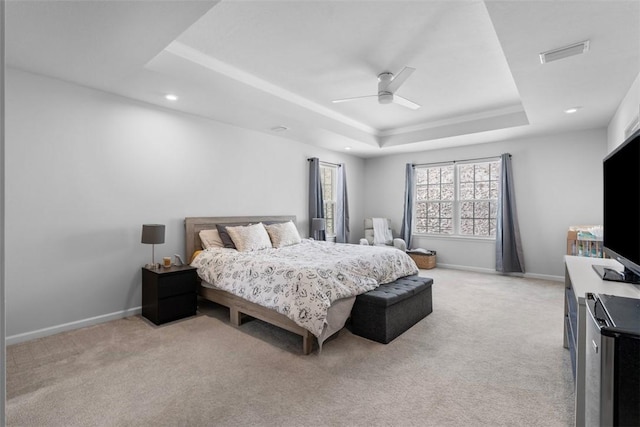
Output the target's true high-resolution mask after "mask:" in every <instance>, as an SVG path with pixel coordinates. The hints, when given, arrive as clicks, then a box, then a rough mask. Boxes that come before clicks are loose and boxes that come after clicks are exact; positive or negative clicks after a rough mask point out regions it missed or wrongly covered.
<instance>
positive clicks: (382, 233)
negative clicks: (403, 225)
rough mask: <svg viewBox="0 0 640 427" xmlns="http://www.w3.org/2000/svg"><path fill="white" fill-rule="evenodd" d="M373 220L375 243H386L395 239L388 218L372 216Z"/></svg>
mask: <svg viewBox="0 0 640 427" xmlns="http://www.w3.org/2000/svg"><path fill="white" fill-rule="evenodd" d="M371 220H372V222H373V244H374V245H386V244H389V243H391V242H392V241H393V235H392V234H391V229H390V228H389V227H388V224H387V219H386V218H372V219H371Z"/></svg>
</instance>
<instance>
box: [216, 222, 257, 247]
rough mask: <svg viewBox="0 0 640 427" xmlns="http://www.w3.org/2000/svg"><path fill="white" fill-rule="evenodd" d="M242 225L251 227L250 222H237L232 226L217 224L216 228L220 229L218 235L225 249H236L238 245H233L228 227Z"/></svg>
mask: <svg viewBox="0 0 640 427" xmlns="http://www.w3.org/2000/svg"><path fill="white" fill-rule="evenodd" d="M242 225H251V223H250V222H236V223H232V224H224V225H223V224H216V228H217V229H218V234H219V235H220V240H222V244H223V245H224V247H225V248H231V249H236V245H234V244H233V240H232V239H231V236H229V233H228V232H227V227H236V226H242Z"/></svg>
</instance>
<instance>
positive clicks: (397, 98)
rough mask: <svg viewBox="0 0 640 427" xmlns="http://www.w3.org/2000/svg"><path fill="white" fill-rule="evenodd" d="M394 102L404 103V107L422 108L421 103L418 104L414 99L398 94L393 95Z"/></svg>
mask: <svg viewBox="0 0 640 427" xmlns="http://www.w3.org/2000/svg"><path fill="white" fill-rule="evenodd" d="M393 102H394V103H396V104H398V105H402V106H403V107H407V108H411V109H412V110H417V109H418V108H420V105H418V104H416V103H415V102H413V101H409V100H408V99H407V98H403V97H401V96H398V95H393Z"/></svg>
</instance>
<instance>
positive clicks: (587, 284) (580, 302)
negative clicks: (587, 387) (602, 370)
mask: <svg viewBox="0 0 640 427" xmlns="http://www.w3.org/2000/svg"><path fill="white" fill-rule="evenodd" d="M593 265H604V266H607V267H610V268H614V269H616V270H622V265H621V264H620V263H619V262H617V261H615V260H612V259H603V258H587V257H577V256H569V255H567V256H565V287H566V289H565V300H564V346H565V348H568V349H569V351H570V352H571V358H572V360H571V362H572V365H573V367H574V369H575V390H576V393H575V395H576V405H575V408H576V413H575V415H576V426H578V427H582V426H584V425H585V422H584V420H585V418H584V414H585V406H584V401H585V395H584V384H585V371H584V366H585V349H586V347H585V346H586V332H585V331H586V329H585V325H586V305H585V295H586V294H587V292H589V293H595V294H607V295H617V296H623V297H629V298H640V286H637V285H631V284H628V283H619V282H610V281H604V280H602V279H600V276H598V274H597V273H596V272H595V270H594V269H593V267H592V266H593Z"/></svg>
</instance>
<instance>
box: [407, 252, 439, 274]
mask: <svg viewBox="0 0 640 427" xmlns="http://www.w3.org/2000/svg"><path fill="white" fill-rule="evenodd" d="M431 252H433V255H427V254H421V253H411V252H407V254H408V255H409V256H410V257H411V259H412V260H413V261H415V263H416V265H417V266H418V268H420V269H422V270H429V269H430V268H434V267H435V266H436V252H435V251H431Z"/></svg>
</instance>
